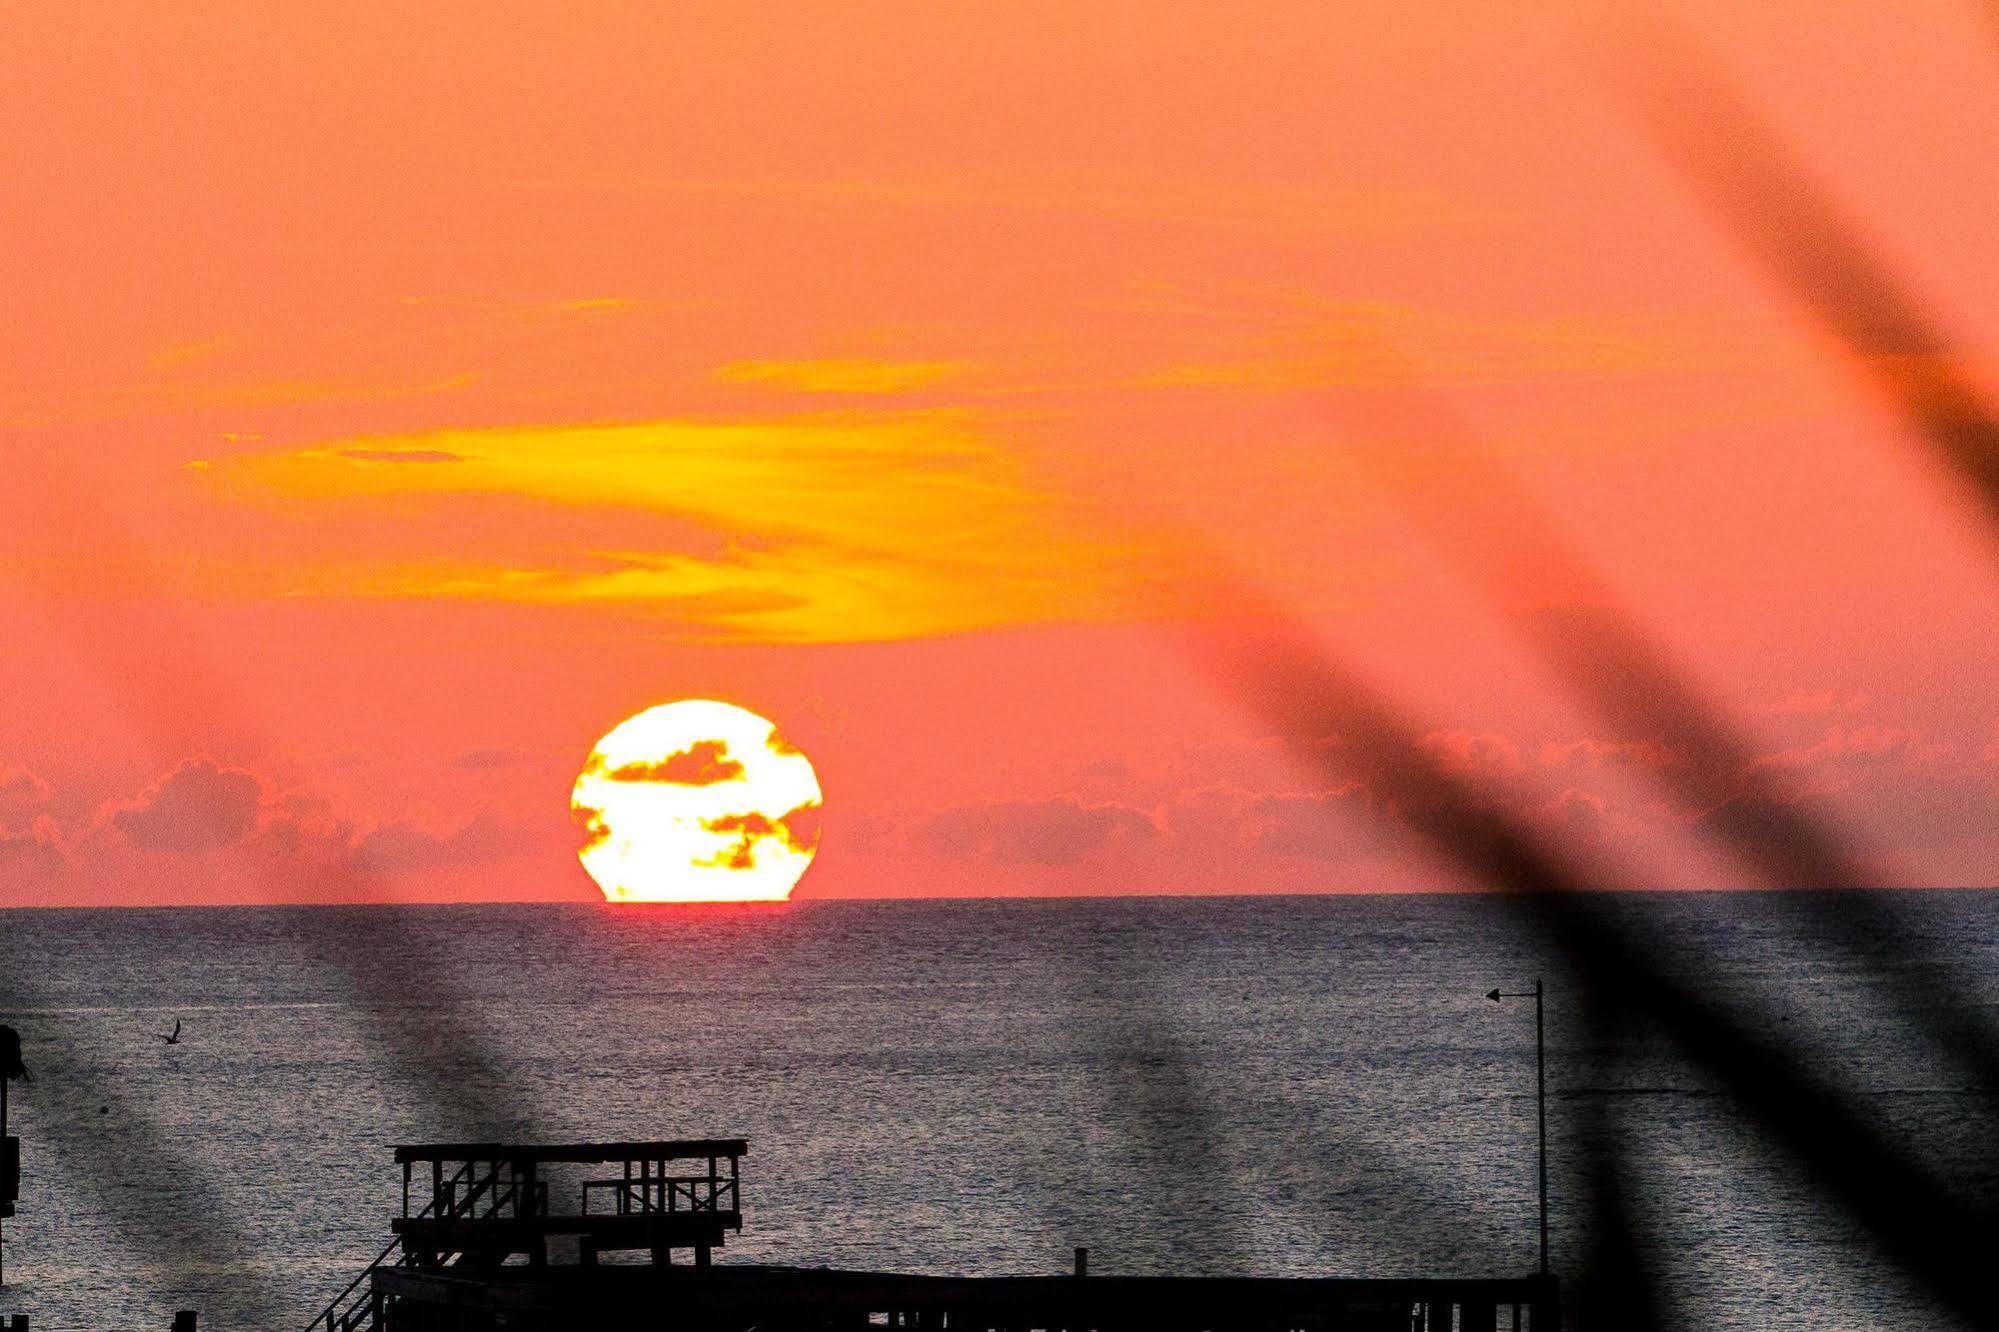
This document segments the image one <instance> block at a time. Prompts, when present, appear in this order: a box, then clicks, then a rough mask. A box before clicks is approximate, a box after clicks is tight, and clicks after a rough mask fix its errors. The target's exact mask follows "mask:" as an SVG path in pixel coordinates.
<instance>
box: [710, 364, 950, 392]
mask: <svg viewBox="0 0 1999 1332" xmlns="http://www.w3.org/2000/svg"><path fill="white" fill-rule="evenodd" d="M964 369H965V367H964V366H963V365H961V364H960V363H958V362H956V361H871V360H865V359H854V360H824V361H732V362H730V363H729V364H728V365H725V366H723V367H722V368H721V369H719V370H717V371H716V372H715V378H717V379H719V380H721V381H722V382H723V383H725V384H770V385H773V386H774V387H777V388H783V389H791V390H794V391H796V392H800V393H906V392H908V391H909V390H910V389H919V388H928V387H929V386H930V385H932V384H935V383H937V382H938V381H940V380H943V379H947V378H949V377H950V376H952V375H954V374H958V373H960V372H962V371H963V370H964Z"/></svg>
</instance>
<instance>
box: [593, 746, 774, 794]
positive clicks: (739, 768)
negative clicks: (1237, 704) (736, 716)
mask: <svg viewBox="0 0 1999 1332" xmlns="http://www.w3.org/2000/svg"><path fill="white" fill-rule="evenodd" d="M604 775H605V776H607V777H609V778H610V779H611V780H612V781H614V782H667V783H670V784H672V785H674V786H713V785H715V784H716V783H718V782H734V781H740V780H741V779H742V776H743V765H742V764H741V763H740V762H739V761H737V760H736V759H732V758H730V757H729V742H728V741H726V740H696V741H695V742H694V743H693V744H691V745H689V746H688V747H687V748H685V749H682V750H678V751H676V752H674V753H671V754H668V755H667V756H666V757H665V758H663V759H661V760H660V761H659V762H657V763H627V764H624V765H622V766H620V767H616V768H612V769H611V770H610V771H609V772H607V773H605V774H604Z"/></svg>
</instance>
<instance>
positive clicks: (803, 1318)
mask: <svg viewBox="0 0 1999 1332" xmlns="http://www.w3.org/2000/svg"><path fill="white" fill-rule="evenodd" d="M375 1281H376V1285H375V1289H376V1292H377V1294H378V1297H379V1299H380V1306H379V1307H380V1308H381V1309H382V1312H383V1318H384V1322H383V1326H384V1328H385V1329H386V1330H387V1332H435V1330H436V1329H440V1328H447V1327H448V1328H453V1329H487V1328H499V1327H503V1326H504V1327H506V1328H508V1329H510V1332H511V1330H515V1329H519V1330H522V1332H545V1330H546V1332H552V1330H553V1329H557V1328H607V1329H609V1328H616V1329H621V1330H623V1329H630V1330H631V1332H643V1330H644V1329H653V1328H665V1327H668V1326H671V1327H673V1328H676V1329H684V1330H686V1332H748V1329H750V1328H757V1329H763V1330H764V1332H868V1330H869V1329H872V1328H898V1329H912V1330H914V1332H1036V1330H1041V1329H1045V1330H1046V1332H1141V1330H1143V1332H1279V1330H1280V1329H1300V1330H1301V1332H1390V1330H1391V1329H1392V1332H1449V1329H1452V1328H1455V1329H1457V1332H1511V1329H1515V1328H1529V1329H1532V1332H1554V1330H1555V1329H1557V1328H1558V1327H1559V1318H1560V1314H1559V1312H1558V1303H1557V1295H1558V1291H1557V1288H1556V1283H1555V1281H1554V1279H1553V1278H1551V1277H1523V1278H1518V1279H1499V1280H1471V1279H1464V1280H1451V1279H1425V1280H1366V1279H1356V1278H1333V1277H1315V1278H1257V1277H1125V1276H1089V1277H1075V1276H1052V1277H1018V1276H1015V1277H938V1276H913V1275H906V1274H901V1273H889V1272H851V1271H834V1270H827V1269H823V1268H789V1267H760V1266H730V1267H712V1268H708V1269H705V1270H695V1269H681V1270H679V1271H677V1272H675V1271H665V1272H662V1271H659V1270H656V1269H653V1268H648V1267H600V1268H596V1269H594V1270H585V1269H580V1268H547V1269H543V1270H540V1271H533V1270H529V1269H526V1268H518V1267H516V1268H508V1269H503V1270H502V1271H501V1272H498V1273H492V1274H488V1275H486V1276H484V1277H480V1278H471V1277H466V1276H459V1275H455V1274H453V1273H450V1272H424V1271H418V1270H413V1269H409V1268H384V1269H383V1270H382V1271H380V1272H379V1273H377V1274H376V1278H375Z"/></svg>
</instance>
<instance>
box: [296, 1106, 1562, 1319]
mask: <svg viewBox="0 0 1999 1332" xmlns="http://www.w3.org/2000/svg"><path fill="white" fill-rule="evenodd" d="M748 1150H749V1144H748V1142H747V1141H745V1140H744V1139H741V1138H723V1139H703V1140H698V1141H681V1142H672V1141H665V1142H620V1143H571V1144H564V1145H555V1146H518V1145H503V1144H499V1143H474V1144H446V1145H428V1146H408V1147H398V1148H396V1149H395V1159H396V1161H397V1163H398V1164H400V1165H401V1166H402V1169H403V1212H402V1215H401V1216H400V1217H398V1218H396V1220H395V1222H394V1226H393V1228H394V1230H395V1233H396V1238H395V1240H394V1241H393V1242H391V1243H390V1245H389V1246H388V1248H386V1249H384V1250H383V1252H382V1253H381V1255H380V1256H379V1257H378V1258H377V1259H376V1261H375V1262H374V1263H373V1264H372V1265H371V1266H370V1267H369V1268H368V1270H367V1271H365V1272H363V1273H362V1274H361V1276H360V1277H358V1278H356V1279H355V1281H354V1282H353V1283H352V1284H351V1285H350V1286H348V1288H347V1289H346V1290H345V1291H343V1292H341V1294H340V1296H339V1297H338V1298H337V1299H335V1300H334V1301H333V1303H332V1304H331V1305H329V1306H328V1307H327V1308H326V1310H325V1311H324V1312H322V1313H321V1314H320V1316H319V1317H318V1318H316V1319H314V1320H313V1322H312V1324H311V1325H310V1327H309V1328H308V1330H307V1332H315V1330H316V1329H321V1328H323V1329H325V1330H326V1332H376V1330H377V1329H379V1332H438V1330H441V1329H451V1332H471V1330H474V1329H478V1330H483V1329H500V1328H506V1329H514V1330H525V1332H541V1330H543V1329H558V1328H561V1329H567V1328H618V1329H624V1328H640V1327H661V1326H667V1325H671V1326H673V1327H675V1328H684V1329H700V1330H702V1332H748V1329H751V1328H756V1329H761V1330H762V1332H790V1330H793V1329H795V1330H797V1332H807V1330H813V1332H817V1330H819V1329H825V1330H827V1332H832V1330H834V1329H838V1330H839V1332H865V1329H868V1328H871V1327H886V1328H907V1329H916V1330H917V1332H958V1330H959V1329H966V1330H967V1332H973V1330H982V1332H1028V1330H1029V1329H1046V1330H1047V1332H1058V1330H1066V1332H1086V1330H1087V1329H1101V1330H1103V1332H1112V1330H1114V1329H1126V1328H1130V1329H1139V1328H1144V1329H1152V1330H1160V1332H1172V1330H1173V1329H1186V1330H1187V1332H1194V1330H1195V1329H1206V1330H1208V1332H1233V1330H1234V1329H1244V1330H1245V1332H1246V1330H1248V1329H1256V1330H1257V1332H1275V1330H1277V1329H1311V1330H1312V1332H1318V1330H1319V1329H1325V1330H1326V1332H1332V1330H1333V1329H1350V1330H1353V1332H1367V1330H1379V1332H1388V1329H1393V1330H1394V1332H1447V1330H1448V1329H1453V1328H1455V1329H1457V1330H1458V1332H1498V1329H1500V1328H1502V1327H1505V1328H1513V1329H1520V1328H1531V1329H1532V1330H1533V1332H1548V1330H1549V1329H1553V1328H1557V1327H1558V1326H1559V1321H1560V1312H1559V1304H1558V1300H1557V1283H1556V1281H1555V1280H1554V1278H1552V1277H1549V1276H1545V1275H1537V1276H1530V1277H1522V1278H1517V1279H1510V1280H1466V1279H1455V1280H1454V1279H1441V1278H1435V1279H1404V1280H1359V1279H1352V1278H1331V1277H1315V1278H1287V1279H1272V1278H1252V1277H1123V1276H1110V1277H1106V1276H1091V1275H1088V1251H1087V1250H1083V1249H1078V1250H1077V1251H1076V1270H1075V1272H1074V1274H1073V1275H1066V1276H1045V1277H1032V1276H1005V1277H947V1276H919V1275H910V1274H904V1273H888V1272H854V1271H840V1270H834V1269H829V1268H802V1267H782V1266H770V1265H762V1264H740V1265H731V1266H722V1265H717V1264H715V1263H714V1262H713V1261H712V1259H713V1254H714V1251H715V1250H716V1249H718V1248H720V1247H722V1244H723V1241H724V1238H725V1237H726V1235H727V1233H728V1232H730V1231H733V1230H740V1229H741V1228H742V1210H741V1193H740V1166H741V1161H742V1158H743V1156H744V1155H745V1154H746V1153H747V1152H748ZM564 1196H567V1197H571V1198H574V1199H575V1210H574V1211H562V1210H560V1209H559V1208H558V1207H557V1206H556V1205H555V1200H557V1199H560V1198H562V1197H564ZM617 1253H624V1254H637V1255H639V1258H638V1259H637V1261H622V1262H617V1261H614V1262H605V1261H600V1260H601V1259H602V1257H603V1256H604V1255H608V1254H617ZM572 1254H573V1256H572ZM677 1254H681V1255H685V1258H686V1260H685V1261H682V1260H677V1259H676V1255H677Z"/></svg>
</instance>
